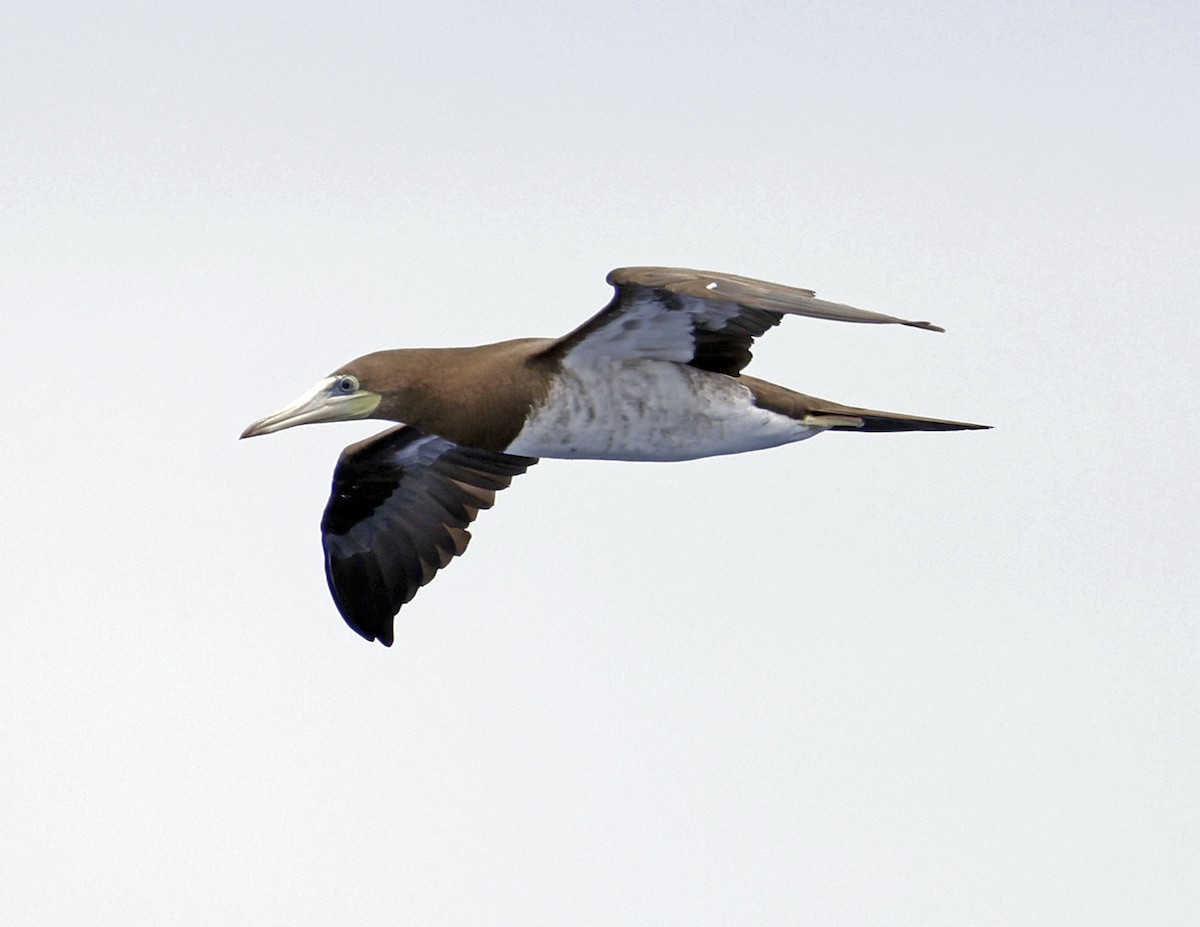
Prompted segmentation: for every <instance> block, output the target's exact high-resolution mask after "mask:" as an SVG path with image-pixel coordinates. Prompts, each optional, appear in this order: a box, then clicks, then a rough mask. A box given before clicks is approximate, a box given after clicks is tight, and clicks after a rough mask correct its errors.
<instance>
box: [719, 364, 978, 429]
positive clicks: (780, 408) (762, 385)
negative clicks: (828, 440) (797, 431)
mask: <svg viewBox="0 0 1200 927" xmlns="http://www.w3.org/2000/svg"><path fill="white" fill-rule="evenodd" d="M738 381H739V382H740V383H742V384H743V385H745V386H748V387H749V388H750V391H751V392H752V393H753V394H754V401H755V403H756V404H757V405H758V406H760V407H761V408H764V409H770V410H771V411H772V412H778V413H779V414H781V415H786V416H788V417H789V418H794V419H796V420H797V421H800V422H803V423H804V424H806V425H812V426H814V427H816V428H828V429H830V430H831V431H969V430H975V429H979V428H991V427H992V426H991V425H976V424H974V423H973V422H954V421H949V420H948V419H943V418H925V417H924V416H921V415H904V414H903V413H900V412H880V411H879V410H877V409H860V408H858V407H857V406H847V405H842V404H841V403H840V402H833V401H831V400H828V399H818V398H817V397H816V396H806V395H804V394H803V393H797V392H794V391H793V390H790V389H786V388H785V387H782V386H777V385H776V384H774V383H768V382H766V381H765V380H759V379H756V378H754V377H747V376H741V377H739V378H738Z"/></svg>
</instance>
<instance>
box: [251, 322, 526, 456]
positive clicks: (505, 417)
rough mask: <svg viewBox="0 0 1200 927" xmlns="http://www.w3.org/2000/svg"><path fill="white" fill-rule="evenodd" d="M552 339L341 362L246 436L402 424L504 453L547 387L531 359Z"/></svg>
mask: <svg viewBox="0 0 1200 927" xmlns="http://www.w3.org/2000/svg"><path fill="white" fill-rule="evenodd" d="M547 343H548V342H547V341H546V340H545V339H533V338H528V339H519V340H517V341H508V342H502V343H500V344H493V345H482V346H480V347H475V348H401V349H397V350H392V351H376V352H375V353H374V354H367V355H364V356H363V357H360V358H357V359H356V360H353V361H351V362H350V363H348V364H346V365H344V366H342V367H339V368H338V369H337V370H335V371H334V372H333V373H331V374H330V375H329V376H327V377H325V378H324V379H322V380H321V381H320V382H318V383H317V384H316V385H315V386H314V387H313V388H312V389H310V390H309V391H308V392H307V393H305V394H304V395H303V396H300V397H299V398H298V399H296V400H295V401H294V402H292V403H291V404H290V405H288V406H286V407H284V408H283V409H280V410H279V411H278V412H275V413H273V414H271V415H268V416H267V417H266V418H262V419H259V420H258V421H257V422H254V423H253V424H252V425H250V426H249V427H248V428H247V429H246V430H245V431H243V432H242V437H243V438H251V437H254V436H255V435H265V434H270V433H272V432H275V431H282V430H283V429H284V428H291V427H293V426H294V425H307V424H309V423H312V422H343V421H351V420H354V419H367V418H370V419H380V420H382V421H387V422H401V423H403V424H405V425H412V426H414V427H416V428H419V429H421V430H422V431H425V432H428V433H432V434H438V435H441V436H442V437H444V438H448V439H450V440H451V441H455V442H457V443H459V444H469V445H472V446H474V447H482V448H487V449H492V450H503V449H504V448H505V447H506V446H507V445H508V443H509V442H511V441H512V440H513V438H515V437H516V435H517V433H518V432H519V431H520V430H521V426H522V425H523V424H524V421H525V415H526V413H527V412H528V410H529V408H530V405H531V404H532V403H533V402H535V401H536V400H538V399H540V398H541V396H542V395H544V394H545V391H546V389H547V388H548V382H547V380H546V379H545V376H544V374H542V373H540V372H538V371H537V370H536V365H534V364H531V363H530V358H531V356H533V355H535V354H536V353H537V352H538V351H539V350H540V349H541V348H543V347H544V346H545V344H547Z"/></svg>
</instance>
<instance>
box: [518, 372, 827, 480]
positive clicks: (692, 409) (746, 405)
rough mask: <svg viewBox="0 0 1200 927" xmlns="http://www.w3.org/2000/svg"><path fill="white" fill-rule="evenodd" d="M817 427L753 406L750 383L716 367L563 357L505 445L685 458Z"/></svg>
mask: <svg viewBox="0 0 1200 927" xmlns="http://www.w3.org/2000/svg"><path fill="white" fill-rule="evenodd" d="M572 353H574V352H572ZM823 430H824V429H822V428H814V427H811V426H808V425H804V424H802V423H800V422H798V421H796V420H795V419H792V418H788V417H787V416H786V415H779V414H777V413H775V412H770V411H768V410H766V409H760V408H759V407H758V406H756V405H755V404H754V401H753V398H752V395H751V393H750V390H749V389H747V388H746V387H744V386H742V385H741V384H739V383H738V382H737V380H735V379H734V378H732V377H727V376H724V375H722V374H717V373H709V372H708V371H705V370H698V369H696V368H695V367H689V366H686V365H684V364H677V363H673V362H671V361H662V360H613V359H610V358H588V360H587V361H586V362H585V363H572V362H571V359H570V358H568V359H566V360H565V361H564V363H563V367H562V371H561V373H560V374H559V375H558V377H557V378H556V379H555V382H554V385H553V386H552V387H551V389H550V392H549V394H548V395H547V396H546V400H545V402H543V403H542V404H541V405H540V406H538V407H537V408H535V409H534V410H533V413H532V415H531V416H530V418H529V420H528V421H527V422H526V423H525V427H524V428H523V429H522V430H521V433H520V434H518V435H517V437H516V440H515V441H513V443H512V444H510V445H509V446H508V447H507V448H506V450H507V451H508V452H509V453H510V454H524V455H527V456H530V457H567V458H585V459H596V460H692V459H695V458H697V457H713V456H716V455H719V454H737V453H740V452H742V451H754V450H760V449H762V448H766V447H776V446H778V445H780V444H789V443H791V442H793V441H801V440H803V439H804V438H810V437H812V436H813V435H815V434H818V433H819V432H821V431H823Z"/></svg>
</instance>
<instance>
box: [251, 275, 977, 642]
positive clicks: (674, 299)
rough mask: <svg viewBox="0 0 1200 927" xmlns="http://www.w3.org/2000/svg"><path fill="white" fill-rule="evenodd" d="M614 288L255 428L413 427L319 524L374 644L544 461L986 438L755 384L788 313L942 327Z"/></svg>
mask: <svg viewBox="0 0 1200 927" xmlns="http://www.w3.org/2000/svg"><path fill="white" fill-rule="evenodd" d="M607 279H608V282H609V283H610V284H611V285H612V286H613V287H614V288H615V290H616V292H615V294H614V296H613V298H612V301H611V302H610V303H609V304H608V305H607V306H605V308H604V309H602V310H600V312H599V313H598V314H597V315H595V316H594V317H592V318H591V319H589V320H588V321H587V322H585V323H584V324H583V325H581V326H580V327H579V328H577V329H575V330H574V331H573V332H571V333H570V334H568V335H565V336H563V337H562V338H557V339H555V338H519V339H516V340H514V341H502V342H500V343H498V344H486V345H481V346H479V347H471V348H418V349H399V350H391V351H378V352H376V353H373V354H367V355H366V356H364V357H360V358H358V359H357V360H353V361H351V362H350V363H348V364H346V365H345V366H343V367H340V368H339V369H337V370H335V371H334V372H333V373H332V374H330V375H329V376H328V377H326V378H325V379H323V380H321V381H320V382H319V383H317V384H316V386H314V387H313V388H312V389H311V390H309V391H308V392H307V393H305V394H304V395H303V396H301V397H300V398H299V399H297V400H296V401H295V402H293V403H292V404H291V405H289V406H287V407H286V408H284V409H281V410H280V411H278V412H276V413H274V414H273V415H268V416H267V417H266V418H263V419H260V420H259V421H257V422H255V423H254V424H252V425H250V426H249V427H248V428H247V429H246V430H245V431H244V432H242V437H243V438H249V437H252V436H254V435H263V434H269V433H271V432H274V431H280V430H282V429H284V428H291V427H292V426H293V425H303V424H307V423H309V422H340V421H347V420H351V419H365V418H370V419H380V420H383V421H389V422H399V423H400V424H399V425H397V426H395V427H392V428H389V429H387V430H386V431H383V432H381V433H380V434H377V435H375V436H374V437H371V438H368V439H366V440H365V441H359V442H358V443H357V444H352V445H350V446H349V447H347V448H346V449H345V450H344V451H343V452H342V454H341V457H340V458H339V459H338V463H337V468H336V469H335V470H334V474H333V488H332V492H331V494H330V497H329V502H328V504H327V505H326V507H325V514H324V517H323V518H322V519H321V534H322V541H323V545H324V548H325V575H326V577H327V578H328V580H329V589H330V591H331V592H332V593H333V599H334V602H335V603H336V604H337V607H338V610H339V611H340V612H341V614H342V617H343V618H345V620H346V623H347V624H349V625H350V627H351V628H353V629H354V630H355V631H357V632H358V633H359V634H361V635H362V636H363V637H364V638H366V639H367V640H378V641H380V642H381V643H383V644H384V645H386V646H391V644H392V641H393V640H394V630H393V620H394V618H395V616H396V614H397V613H398V612H399V610H400V607H401V606H402V605H404V604H405V603H406V602H408V601H409V600H410V599H412V597H413V596H414V595H415V594H416V592H417V590H418V589H419V588H420V587H421V586H423V585H425V584H426V583H428V582H429V581H430V580H431V579H433V577H434V575H435V574H436V573H437V571H438V570H440V569H441V568H442V567H444V566H445V565H446V564H447V563H449V562H450V560H451V559H452V558H454V557H456V556H458V555H459V554H461V553H462V552H463V551H464V550H465V549H466V547H467V542H468V541H469V540H470V537H471V535H470V532H469V531H468V530H467V526H468V525H469V524H470V523H471V522H472V521H473V520H474V518H475V516H476V514H478V512H479V510H480V509H486V508H490V507H491V505H492V503H493V502H494V501H495V496H496V492H497V491H498V490H501V489H503V488H504V487H506V486H508V485H509V483H510V482H512V478H513V477H514V476H517V475H518V474H520V473H524V472H525V471H526V470H527V469H528V468H529V467H531V466H533V465H534V464H535V463H537V461H538V458H539V457H559V458H585V459H603V460H692V459H695V458H698V457H711V456H715V455H718V454H737V453H740V452H742V451H753V450H759V449H761V448H767V447H775V446H777V445H780V444H789V443H791V442H793V441H803V440H804V439H805V438H811V437H813V436H814V435H818V434H821V433H822V432H826V431H959V430H963V429H973V428H987V427H990V426H987V425H973V424H970V423H967V422H951V421H945V420H942V419H934V418H921V417H917V416H911V415H901V414H898V413H895V412H878V411H874V410H871V409H860V408H857V407H855V406H846V405H842V404H841V403H837V402H830V401H829V400H826V399H818V398H816V397H815V396H806V395H804V394H803V393H797V392H793V391H792V390H790V389H786V388H784V387H782V386H776V385H775V384H773V383H768V382H766V381H765V380H758V379H755V378H754V377H750V376H744V375H743V374H742V368H744V367H745V366H746V365H747V364H748V363H749V362H750V348H751V345H752V343H753V341H754V339H755V338H757V337H758V336H759V335H761V334H763V333H764V332H765V331H766V330H767V329H768V328H771V327H772V326H775V325H778V324H779V323H780V321H781V320H782V318H783V316H785V315H803V316H810V317H813V318H818V319H832V320H836V321H840V322H866V323H876V324H881V323H894V324H899V325H909V326H912V327H914V328H923V329H925V330H927V331H935V332H940V331H943V329H941V328H939V327H938V326H936V325H933V324H931V323H929V322H914V321H910V320H908V319H900V318H896V317H894V316H890V315H881V314H879V313H875V312H867V311H865V310H863V309H855V308H854V307H852V306H846V305H842V304H840V303H832V302H827V301H825V300H821V299H817V298H815V294H814V293H813V291H811V290H803V289H798V288H796V287H789V286H781V285H779V284H775V283H766V282H764V281H761V280H752V279H750V278H748V277H739V276H735V275H733V274H721V273H710V272H707V271H699V270H687V269H683V268H673V267H623V268H618V269H617V270H614V271H613V272H612V273H610V274H609V275H608V278H607Z"/></svg>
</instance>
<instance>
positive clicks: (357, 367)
mask: <svg viewBox="0 0 1200 927" xmlns="http://www.w3.org/2000/svg"><path fill="white" fill-rule="evenodd" d="M373 361H374V355H367V356H366V357H360V358H359V359H358V360H355V361H351V362H350V363H349V364H346V365H345V366H344V367H341V368H340V369H338V370H335V371H334V372H333V373H331V374H330V375H329V376H327V377H325V378H324V379H322V380H320V381H318V383H317V384H316V385H315V386H314V387H313V388H312V389H310V390H309V391H308V392H307V393H305V394H304V395H302V396H300V397H299V398H298V399H296V400H295V401H294V402H292V403H290V404H289V405H287V406H284V408H282V409H280V410H279V411H278V412H273V413H272V414H270V415H268V416H267V417H266V418H260V419H259V420H258V421H257V422H254V423H253V424H251V425H250V426H248V427H247V428H246V430H245V431H243V432H242V437H243V438H253V437H254V436H255V435H267V434H271V433H272V432H274V431H282V430H283V429H284V428H291V427H293V426H294V425H307V424H310V423H312V422H348V421H353V420H355V419H361V418H383V417H385V416H383V415H379V414H377V412H378V411H381V410H379V405H380V403H381V402H382V401H383V398H384V395H385V394H386V390H385V389H384V387H383V386H382V384H381V383H380V382H377V381H379V379H380V378H379V364H378V363H374V362H373Z"/></svg>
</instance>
